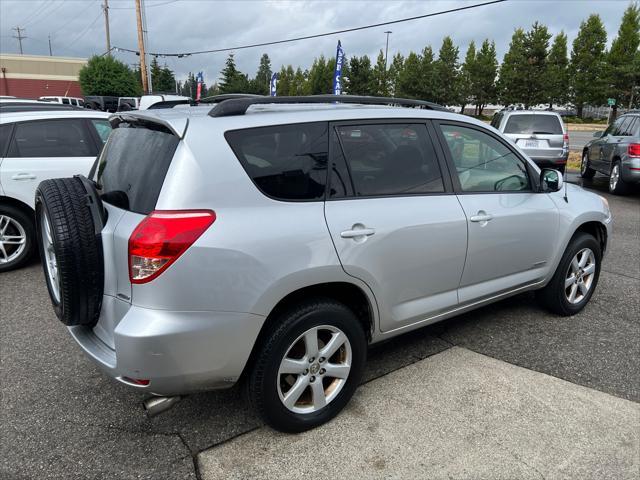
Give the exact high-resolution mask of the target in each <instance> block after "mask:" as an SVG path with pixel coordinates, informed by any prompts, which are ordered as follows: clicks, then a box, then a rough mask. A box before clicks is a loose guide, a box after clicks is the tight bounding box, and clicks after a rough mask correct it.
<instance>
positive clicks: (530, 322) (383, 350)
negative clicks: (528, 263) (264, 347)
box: [0, 175, 640, 479]
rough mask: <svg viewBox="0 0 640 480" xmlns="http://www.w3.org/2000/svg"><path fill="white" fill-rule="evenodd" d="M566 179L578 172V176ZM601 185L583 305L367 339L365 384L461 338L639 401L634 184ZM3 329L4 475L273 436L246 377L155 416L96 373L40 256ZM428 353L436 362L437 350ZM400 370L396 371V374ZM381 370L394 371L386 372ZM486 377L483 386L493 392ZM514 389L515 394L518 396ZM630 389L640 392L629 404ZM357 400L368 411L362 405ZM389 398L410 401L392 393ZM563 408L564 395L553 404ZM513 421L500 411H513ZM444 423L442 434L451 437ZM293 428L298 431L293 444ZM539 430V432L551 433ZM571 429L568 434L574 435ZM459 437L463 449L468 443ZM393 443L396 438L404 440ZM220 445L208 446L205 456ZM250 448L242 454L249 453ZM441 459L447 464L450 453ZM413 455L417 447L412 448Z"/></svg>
mask: <svg viewBox="0 0 640 480" xmlns="http://www.w3.org/2000/svg"><path fill="white" fill-rule="evenodd" d="M570 180H572V181H576V180H575V177H574V176H571V175H570ZM606 185H607V183H606V178H604V177H600V176H596V178H595V179H594V180H593V181H592V182H589V184H587V185H585V187H587V188H589V189H593V190H595V191H597V192H598V193H601V194H603V195H604V196H606V197H607V198H608V199H609V202H610V205H611V209H612V211H613V215H614V233H613V236H612V238H611V239H610V246H609V251H608V253H607V256H606V258H605V261H604V264H603V271H602V274H601V279H600V284H599V285H598V289H597V290H596V293H595V295H594V297H593V299H592V301H591V302H590V304H589V305H588V306H587V307H586V308H585V310H584V311H583V312H581V313H580V314H578V315H576V316H574V317H570V318H558V317H556V316H553V315H550V314H548V313H547V312H545V311H543V310H541V309H540V308H539V307H538V305H537V304H536V302H535V299H534V297H533V295H532V294H523V295H520V296H517V297H513V298H511V299H508V300H506V301H503V302H500V303H497V304H494V305H492V306H488V307H485V308H483V309H480V310H478V311H475V312H471V313H468V314H466V315H462V316H460V317H456V318H453V319H451V320H448V321H445V322H442V323H439V324H436V325H433V326H430V327H427V328H423V329H420V330H417V331H414V332H410V333H408V334H406V335H404V336H402V337H398V338H395V339H393V340H391V341H389V342H387V343H385V344H382V345H379V346H376V347H375V348H373V349H372V350H371V352H370V361H369V365H368V369H367V373H366V382H367V385H366V386H365V387H364V389H365V391H366V389H371V388H373V387H370V386H369V385H376V384H375V382H377V381H378V380H376V379H380V381H393V382H397V384H396V387H397V388H399V389H402V388H403V387H404V385H405V383H403V382H404V380H403V378H405V376H404V375H406V374H405V373H404V372H405V370H400V371H398V370H399V369H402V368H403V367H407V366H409V365H412V364H416V365H415V366H412V367H411V368H418V367H419V366H420V365H423V363H420V362H421V361H422V360H423V359H426V358H429V360H428V361H430V360H431V358H430V357H432V356H433V355H436V354H439V353H441V352H442V355H444V354H446V353H448V352H447V351H448V350H449V349H451V348H452V347H454V346H458V347H460V348H459V349H458V350H464V351H465V352H467V351H468V352H469V354H471V352H475V354H481V355H483V356H486V357H492V358H493V359H494V360H492V359H489V361H496V362H500V365H504V364H510V365H507V366H506V367H504V368H506V369H508V370H509V369H516V367H513V366H514V365H515V366H519V367H524V368H525V369H529V370H533V371H535V372H540V373H541V374H545V375H543V377H545V378H544V379H543V380H541V382H542V383H541V385H543V386H544V385H547V382H548V379H547V376H552V377H557V378H559V379H562V380H564V381H566V382H570V383H572V384H574V385H573V386H571V385H570V391H571V392H574V393H572V394H575V395H577V393H575V391H578V392H583V391H584V390H589V389H593V390H595V391H596V392H595V393H594V394H593V396H594V398H597V402H600V403H598V405H600V404H601V403H602V402H605V403H606V401H605V400H602V399H606V398H609V399H611V403H612V404H615V405H625V406H624V407H620V408H624V409H628V408H631V409H633V408H634V407H633V405H637V402H640V374H639V367H638V358H640V327H639V322H640V316H639V315H638V313H639V312H640V247H639V245H640V194H638V193H636V194H634V195H631V196H629V197H614V196H611V195H609V194H607V193H606ZM0 333H1V335H0V354H1V365H2V371H1V387H0V388H1V392H2V399H1V402H2V409H1V412H0V414H1V423H0V438H1V440H0V442H1V445H0V446H1V452H0V478H7V479H60V478H65V479H66V478H82V479H93V478H95V479H103V478H109V479H129V478H149V479H168V478H171V479H183V478H185V479H186V478H203V472H204V474H206V473H207V472H206V471H205V470H206V469H207V468H210V467H211V463H206V462H204V461H203V462H202V463H201V462H200V461H199V460H198V454H199V453H200V452H202V451H205V450H207V449H210V448H211V447H218V448H221V449H224V448H226V449H227V450H226V451H227V452H228V448H229V447H226V445H238V444H236V443H233V442H234V440H233V439H234V438H236V437H237V440H236V441H238V442H243V441H245V437H246V439H251V438H253V437H252V435H267V436H266V437H265V438H270V436H269V434H268V433H267V434H265V433H264V432H265V431H268V429H265V427H263V426H262V425H261V423H260V421H259V420H258V419H257V418H256V417H255V415H254V413H253V412H252V411H251V409H250V408H249V406H248V405H247V403H246V402H245V401H244V399H243V396H242V394H241V391H240V389H238V388H233V389H231V390H227V391H222V392H212V393H204V394H198V395H193V396H190V397H187V398H185V399H184V400H183V401H182V402H181V403H179V404H178V405H177V406H176V407H175V408H174V409H173V410H171V411H169V412H167V413H165V414H163V415H160V416H158V417H155V418H151V419H150V418H147V417H146V416H145V414H144V412H143V409H142V406H141V400H142V396H141V395H140V394H138V393H136V392H132V391H130V390H128V389H127V388H126V387H124V386H121V385H119V384H116V383H114V382H112V381H110V380H109V379H107V378H106V377H105V376H104V375H102V374H101V373H100V372H99V371H98V370H97V369H96V367H94V366H93V364H92V363H91V362H90V361H89V360H87V359H86V358H85V357H84V355H83V354H82V352H81V351H80V349H79V347H77V346H76V345H75V344H74V342H73V341H72V340H71V338H70V337H69V335H68V333H67V332H66V330H65V328H64V327H63V325H62V324H61V323H60V322H58V321H57V319H56V318H55V315H54V314H53V311H52V309H51V306H50V302H49V299H48V296H47V293H46V287H45V285H44V280H43V276H42V271H41V267H40V266H39V265H38V264H33V265H31V266H28V267H27V268H24V269H21V270H18V271H14V272H9V273H4V274H1V275H0ZM437 358H443V357H441V356H437ZM433 359H434V361H436V360H435V359H436V357H433ZM456 361H458V362H462V363H455V364H454V365H457V366H458V368H462V369H464V368H466V367H465V365H467V364H466V363H465V357H464V356H463V357H462V358H456ZM425 365H428V363H426V364H425ZM436 365H437V363H436ZM468 365H471V364H470V363H469V364H468ZM491 365H492V364H490V365H489V366H490V367H491ZM443 368H444V367H443ZM478 368H480V367H478ZM496 368H497V367H496ZM500 368H502V367H500ZM516 370H517V374H514V378H520V377H521V376H522V377H523V378H528V377H527V375H528V374H529V373H530V372H526V371H525V372H522V371H521V370H522V369H516ZM394 371H397V374H393V375H388V374H389V373H390V372H394ZM394 375H398V376H397V377H396V376H394ZM536 375H538V374H536ZM387 377H389V378H390V379H392V380H386V379H387ZM566 382H565V383H566ZM524 384H526V382H524V383H523V385H524ZM435 385H438V384H437V383H436V384H435ZM487 385H488V386H487ZM490 385H491V383H487V384H485V388H486V389H487V390H489V391H491V388H490ZM575 385H579V386H582V387H586V388H582V387H580V388H578V387H575ZM541 388H544V387H541ZM574 388H575V389H576V390H575V391H574V390H573V389H574ZM599 392H601V393H602V395H604V397H601V396H600V395H599ZM493 393H494V394H495V395H496V397H495V398H496V401H498V400H500V401H504V402H507V403H508V401H509V400H508V396H507V397H503V396H502V395H503V394H505V393H504V392H503V391H500V390H499V389H497V390H496V391H495V392H493ZM515 393H517V392H515ZM515 393H514V395H515ZM505 395H506V394H505ZM614 397H617V398H614ZM512 398H513V401H521V399H520V397H518V396H517V395H515V396H513V397H512ZM625 400H626V401H631V402H634V403H632V406H631V407H629V402H626V403H625ZM595 401H596V400H594V402H595ZM619 401H620V402H622V403H619ZM360 406H361V408H364V409H367V408H369V407H368V405H366V404H365V405H360ZM480 407H482V406H477V405H476V406H475V407H474V408H480ZM394 408H400V409H402V408H404V407H403V405H402V404H397V405H395V406H394ZM458 408H459V409H460V410H461V411H460V412H459V413H460V414H459V415H456V416H452V417H451V423H450V424H449V426H448V427H447V428H449V429H450V430H451V431H453V430H455V429H456V428H457V429H460V428H462V427H464V426H465V425H467V424H469V425H471V424H474V421H467V423H466V424H465V423H460V422H462V417H464V415H465V408H467V405H466V404H465V403H459V404H458ZM561 408H563V407H562V406H558V410H557V411H560V409H561ZM496 411H501V410H500V408H497V410H496ZM526 411H530V410H526ZM625 411H627V410H625ZM401 412H402V410H401V411H400V413H401ZM406 412H407V416H405V417H404V418H405V421H411V420H412V419H413V417H412V410H411V408H407V410H406ZM486 412H489V413H491V412H494V410H491V409H487V410H486ZM345 413H347V415H345V418H347V417H348V418H350V415H351V413H349V412H345ZM467 413H468V415H469V416H470V417H469V419H471V420H474V419H477V420H478V421H480V419H481V418H482V411H480V412H478V411H474V412H471V411H469V412H467ZM574 413H575V412H574ZM576 415H577V413H576ZM587 415H588V411H587ZM593 415H594V417H593V419H592V420H593V421H594V422H596V420H598V419H600V420H602V421H604V420H606V419H608V421H609V423H606V422H605V423H601V424H598V425H600V426H601V427H602V428H604V427H603V426H606V425H609V426H611V425H618V423H616V422H619V417H617V416H616V415H614V413H612V412H611V411H609V410H607V409H606V408H604V407H602V408H601V409H600V407H598V408H596V407H595V406H594V409H593ZM565 417H566V415H565ZM509 418H511V417H509ZM509 418H506V419H505V421H507V422H509V421H510V420H509ZM553 418H558V422H560V423H558V425H559V426H560V427H562V425H564V424H562V423H561V420H562V418H560V417H553ZM583 418H584V417H583ZM469 419H468V420H469ZM528 420H530V418H527V421H528ZM543 420H544V418H541V419H540V421H543ZM336 421H340V420H339V419H338V420H336ZM571 421H575V422H578V423H579V422H580V419H579V418H578V417H576V418H575V419H573V418H568V417H567V422H568V423H567V424H566V426H567V429H570V427H571V425H574V423H571ZM596 423H597V422H596ZM348 425H350V424H348ZM354 425H356V426H357V425H360V424H354ZM424 425H425V427H428V425H429V424H428V422H427V423H425V424H424ZM329 428H331V427H329ZM353 428H356V427H353ZM562 428H563V427H562ZM562 428H560V429H561V430H562ZM363 431H364V430H363ZM447 431H448V430H446V429H445V430H442V431H441V432H442V435H443V436H444V437H446V433H447ZM567 432H569V430H567ZM355 433H357V431H356V432H355ZM365 433H366V432H365ZM458 433H459V432H458ZM247 434H248V435H247ZM353 434H354V432H351V435H353ZM454 437H455V435H454ZM295 438H297V437H291V442H294V441H295ZM345 438H351V437H349V436H347V437H345ZM423 438H424V439H426V438H427V437H423ZM431 438H436V439H437V438H443V437H442V436H441V437H431ZM533 438H534V439H535V438H536V437H535V436H534V437H533ZM545 438H546V437H539V438H538V439H539V440H540V441H545ZM557 438H558V437H553V438H552V440H554V441H555V439H557ZM572 438H574V437H572V436H571V435H568V434H567V437H566V439H567V440H571V439H572ZM634 438H635V437H634ZM427 440H428V439H427ZM427 440H424V441H427ZM627 440H629V441H632V442H634V441H635V440H634V439H633V438H631V439H627ZM625 441H626V440H625ZM532 444H533V443H527V444H525V446H527V445H532ZM458 445H459V448H460V449H463V448H465V446H466V445H468V443H464V442H463V443H460V444H458ZM625 445H626V444H625ZM632 445H633V443H632ZM396 447H397V448H400V447H399V446H398V444H396ZM527 448H529V447H528V446H527ZM585 448H586V447H585ZM625 448H626V447H625ZM215 451H216V449H214V450H208V452H206V454H204V455H207V456H209V455H210V454H211V452H215ZM602 451H603V450H600V452H602ZM253 454H254V452H252V451H246V452H243V456H246V457H250V456H252V455H253ZM516 454H517V455H520V454H526V455H529V453H527V452H516ZM220 455H222V453H221V454H220ZM209 458H210V457H209ZM215 458H216V457H215V456H214V465H215V462H216V460H215ZM221 458H223V457H222V456H221ZM393 458H395V457H393ZM438 458H440V459H441V460H442V461H444V458H445V457H438ZM491 458H493V459H494V460H495V462H496V463H495V464H492V463H491V462H489V463H488V465H489V470H480V469H481V468H486V467H487V465H486V464H484V467H483V466H482V465H483V464H482V462H483V458H482V455H479V456H478V457H476V459H477V461H478V462H479V463H473V462H471V460H472V459H471V460H470V462H471V463H468V464H467V468H468V470H466V472H467V475H466V476H471V477H473V476H474V475H473V473H474V472H476V473H477V472H486V477H491V472H492V471H494V472H499V471H500V470H499V468H502V467H500V465H502V464H501V463H500V462H501V460H500V458H502V457H499V456H496V457H491ZM351 460H352V458H349V459H347V458H346V457H344V458H339V459H336V461H340V462H348V461H351ZM353 460H354V461H360V459H358V458H355V459H353ZM407 460H408V461H414V460H415V458H414V457H411V456H409V457H407ZM529 460H531V459H529ZM569 460H570V459H568V460H567V461H569ZM525 461H528V460H527V459H525ZM485 463H486V462H485ZM201 465H203V472H201V471H200V466H201ZM492 465H493V466H494V468H495V470H492V468H491V466H492ZM508 465H510V464H504V465H503V466H504V468H507V467H508ZM514 465H515V464H514ZM533 465H534V466H536V465H538V464H537V463H535V462H534V463H533ZM443 468H444V467H443ZM514 468H515V467H514ZM519 468H524V467H522V465H520V467H519ZM536 468H538V467H536ZM522 471H523V472H525V473H527V472H528V473H527V475H529V474H530V473H531V470H526V471H525V470H522ZM454 473H455V471H454ZM551 473H553V472H551ZM459 476H465V475H459ZM523 476H525V475H523Z"/></svg>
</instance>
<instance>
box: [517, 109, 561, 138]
mask: <svg viewBox="0 0 640 480" xmlns="http://www.w3.org/2000/svg"><path fill="white" fill-rule="evenodd" d="M504 133H515V134H518V133H524V134H538V135H562V133H563V132H562V124H561V123H560V120H559V119H558V117H556V116H555V115H533V114H529V115H528V114H521V115H511V116H510V117H509V119H508V120H507V124H506V125H505V127H504Z"/></svg>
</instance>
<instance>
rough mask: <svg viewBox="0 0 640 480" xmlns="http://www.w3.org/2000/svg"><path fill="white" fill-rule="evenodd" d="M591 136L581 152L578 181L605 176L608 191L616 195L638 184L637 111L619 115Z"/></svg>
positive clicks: (639, 138) (639, 124)
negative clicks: (597, 174) (603, 128)
mask: <svg viewBox="0 0 640 480" xmlns="http://www.w3.org/2000/svg"><path fill="white" fill-rule="evenodd" d="M593 136H594V137H596V138H594V139H593V140H591V141H590V142H589V143H587V144H586V145H585V147H584V150H583V151H582V163H581V165H580V175H581V176H582V178H587V179H590V178H593V176H594V175H595V174H596V172H600V173H603V174H604V175H608V176H609V191H610V192H611V193H615V194H617V195H624V194H625V193H628V192H629V190H630V189H631V186H632V185H634V184H635V185H638V184H640V111H634V112H630V113H627V114H625V115H622V116H621V117H620V118H618V119H617V120H616V121H615V122H613V123H612V124H611V125H609V127H608V128H607V129H606V130H605V131H604V132H596V133H594V135H593Z"/></svg>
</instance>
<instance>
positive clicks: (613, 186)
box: [609, 165, 620, 190]
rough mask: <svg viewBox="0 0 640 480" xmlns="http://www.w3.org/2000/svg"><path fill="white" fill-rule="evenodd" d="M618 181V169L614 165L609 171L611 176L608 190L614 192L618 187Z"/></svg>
mask: <svg viewBox="0 0 640 480" xmlns="http://www.w3.org/2000/svg"><path fill="white" fill-rule="evenodd" d="M619 179H620V167H618V165H614V166H613V168H612V169H611V176H610V177H609V189H611V190H615V189H616V186H618V180H619Z"/></svg>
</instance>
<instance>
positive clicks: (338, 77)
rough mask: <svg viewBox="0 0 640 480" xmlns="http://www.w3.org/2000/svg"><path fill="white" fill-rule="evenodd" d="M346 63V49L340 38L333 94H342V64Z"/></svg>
mask: <svg viewBox="0 0 640 480" xmlns="http://www.w3.org/2000/svg"><path fill="white" fill-rule="evenodd" d="M343 63H344V50H342V44H341V43H340V40H338V49H337V51H336V71H335V72H334V74H333V94H334V95H342V64H343Z"/></svg>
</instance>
